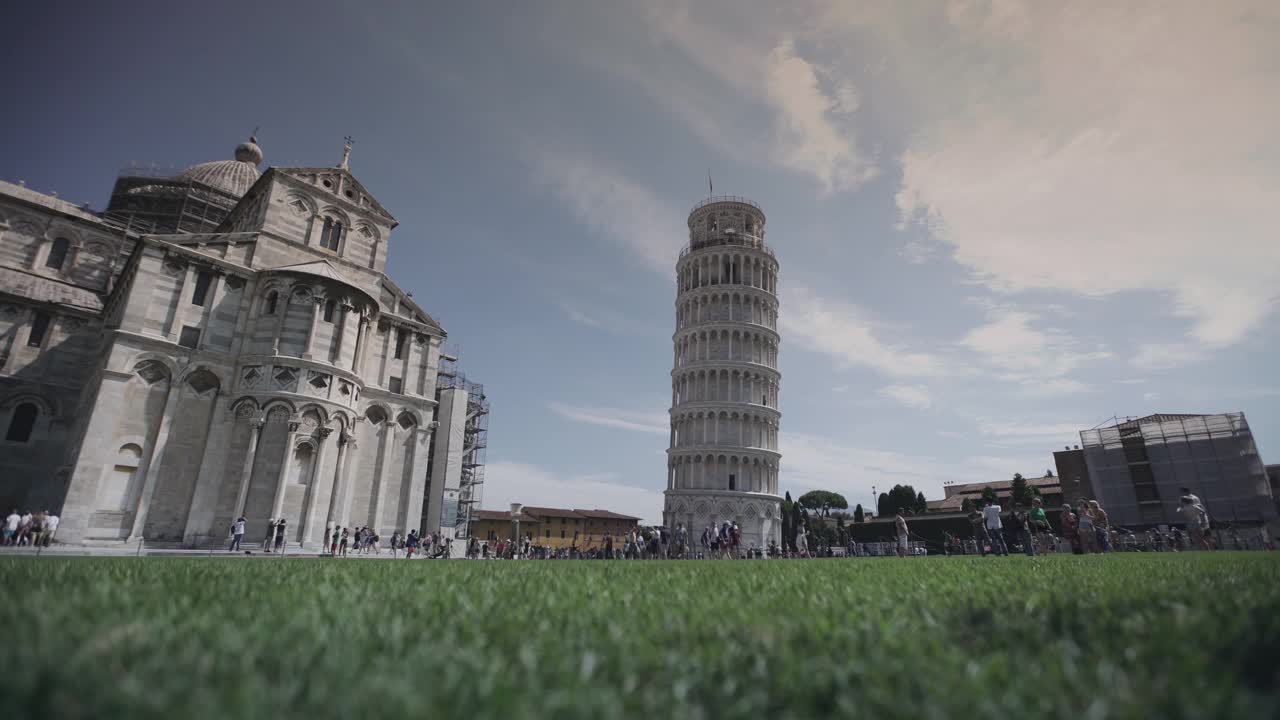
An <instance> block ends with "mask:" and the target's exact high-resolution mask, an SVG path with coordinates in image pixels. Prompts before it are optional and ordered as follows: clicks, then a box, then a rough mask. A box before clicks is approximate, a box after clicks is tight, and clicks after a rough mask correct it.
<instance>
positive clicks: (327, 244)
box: [320, 216, 342, 252]
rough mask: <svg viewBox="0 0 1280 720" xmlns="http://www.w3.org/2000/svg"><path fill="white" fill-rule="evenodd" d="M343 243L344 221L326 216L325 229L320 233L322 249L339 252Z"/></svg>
mask: <svg viewBox="0 0 1280 720" xmlns="http://www.w3.org/2000/svg"><path fill="white" fill-rule="evenodd" d="M341 242H342V221H341V220H334V219H333V218H331V217H328V216H325V219H324V228H323V229H322V230H321V231H320V247H322V248H325V249H326V250H332V251H334V252H338V246H339V243H341Z"/></svg>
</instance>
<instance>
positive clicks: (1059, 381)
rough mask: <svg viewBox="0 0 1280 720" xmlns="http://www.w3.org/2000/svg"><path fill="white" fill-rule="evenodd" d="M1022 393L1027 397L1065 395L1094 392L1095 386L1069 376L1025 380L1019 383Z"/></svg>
mask: <svg viewBox="0 0 1280 720" xmlns="http://www.w3.org/2000/svg"><path fill="white" fill-rule="evenodd" d="M1019 387H1020V393H1021V394H1022V395H1025V396H1027V397H1063V396H1066V395H1079V394H1080V393H1087V392H1093V390H1094V388H1093V387H1092V386H1090V385H1088V384H1087V383H1083V382H1080V381H1079V380H1071V379H1069V378H1056V379H1053V380H1023V381H1021V383H1020V384H1019Z"/></svg>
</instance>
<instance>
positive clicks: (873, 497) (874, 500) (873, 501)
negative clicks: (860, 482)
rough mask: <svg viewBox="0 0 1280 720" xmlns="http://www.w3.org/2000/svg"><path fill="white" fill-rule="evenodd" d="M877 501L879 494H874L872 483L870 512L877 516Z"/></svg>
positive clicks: (874, 489)
mask: <svg viewBox="0 0 1280 720" xmlns="http://www.w3.org/2000/svg"><path fill="white" fill-rule="evenodd" d="M879 502H880V496H879V495H877V494H876V486H875V485H872V486H871V508H872V511H871V514H872V515H875V516H877V517H878V516H879V515H880V507H879V506H878V505H877V503H879Z"/></svg>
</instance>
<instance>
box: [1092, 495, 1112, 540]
mask: <svg viewBox="0 0 1280 720" xmlns="http://www.w3.org/2000/svg"><path fill="white" fill-rule="evenodd" d="M1089 511H1090V512H1091V513H1093V532H1094V534H1095V535H1096V536H1097V537H1098V552H1100V553H1104V552H1110V550H1111V520H1110V518H1108V517H1107V511H1106V510H1103V509H1102V505H1100V504H1099V503H1098V501H1097V500H1090V501H1089Z"/></svg>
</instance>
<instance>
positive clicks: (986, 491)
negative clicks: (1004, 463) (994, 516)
mask: <svg viewBox="0 0 1280 720" xmlns="http://www.w3.org/2000/svg"><path fill="white" fill-rule="evenodd" d="M995 501H996V491H995V490H992V489H991V486H990V485H988V486H986V487H984V488H982V502H983V503H986V504H987V505H990V504H991V503H993V502H995Z"/></svg>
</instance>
